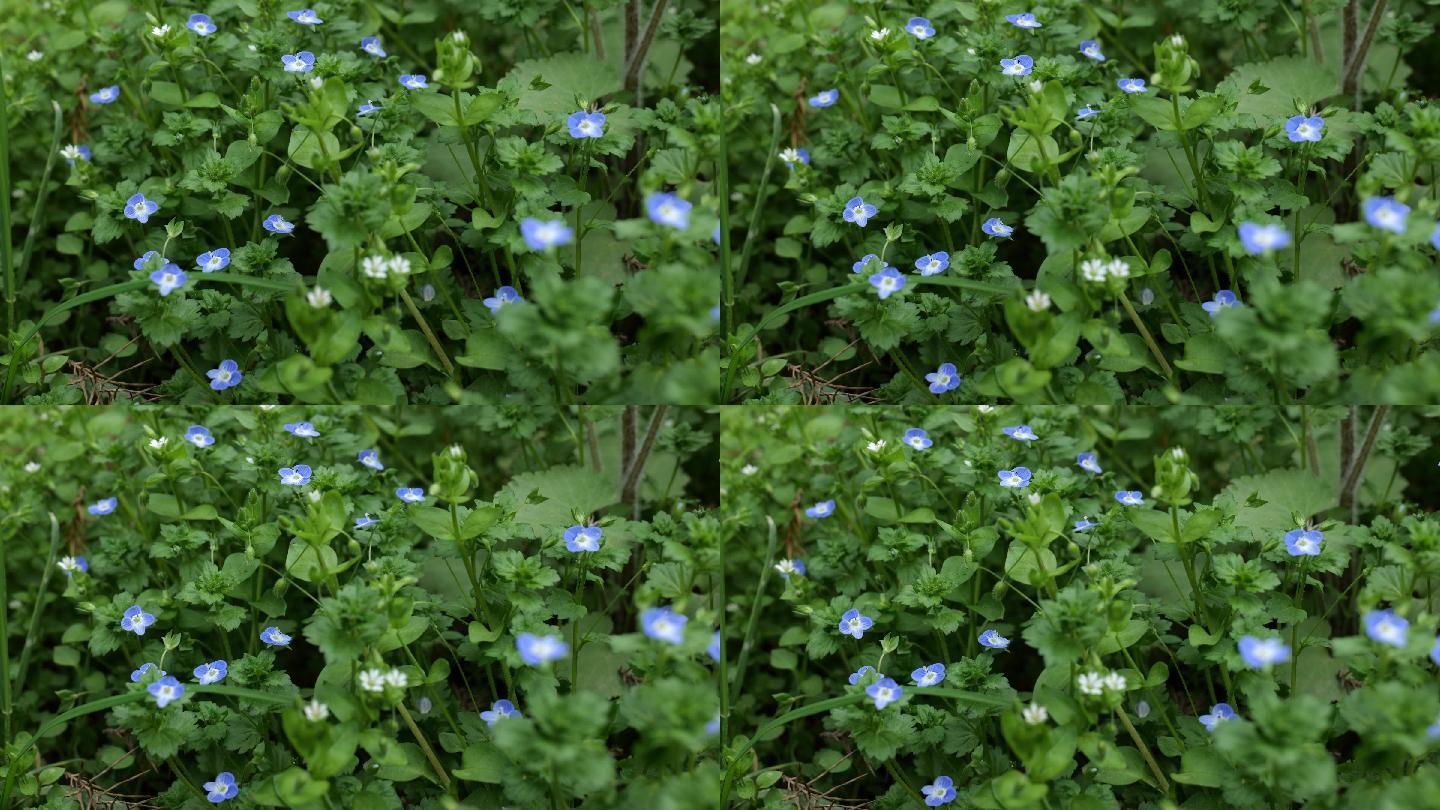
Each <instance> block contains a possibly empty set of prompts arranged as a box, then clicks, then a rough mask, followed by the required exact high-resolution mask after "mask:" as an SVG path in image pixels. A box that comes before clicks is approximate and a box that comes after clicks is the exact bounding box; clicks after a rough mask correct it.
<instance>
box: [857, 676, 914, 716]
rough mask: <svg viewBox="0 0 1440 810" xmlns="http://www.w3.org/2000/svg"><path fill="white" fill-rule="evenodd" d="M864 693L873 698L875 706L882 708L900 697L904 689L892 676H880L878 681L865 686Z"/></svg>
mask: <svg viewBox="0 0 1440 810" xmlns="http://www.w3.org/2000/svg"><path fill="white" fill-rule="evenodd" d="M865 694H867V695H869V696H870V697H872V698H874V699H875V708H877V709H883V708H885V707H886V706H889V705H890V704H891V703H894V702H895V701H897V700H899V699H900V696H901V695H903V694H905V690H904V689H901V688H900V684H898V683H896V682H895V679H894V678H881V679H880V680H879V681H878V682H876V683H872V684H870V685H869V686H867V687H865Z"/></svg>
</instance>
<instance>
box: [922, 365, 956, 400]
mask: <svg viewBox="0 0 1440 810" xmlns="http://www.w3.org/2000/svg"><path fill="white" fill-rule="evenodd" d="M925 381H926V382H928V383H930V393H932V394H943V393H945V392H946V391H954V390H955V389H956V388H959V387H960V375H959V374H956V373H955V364H954V363H941V364H940V368H937V369H935V370H934V371H932V372H930V373H929V374H926V375H925Z"/></svg>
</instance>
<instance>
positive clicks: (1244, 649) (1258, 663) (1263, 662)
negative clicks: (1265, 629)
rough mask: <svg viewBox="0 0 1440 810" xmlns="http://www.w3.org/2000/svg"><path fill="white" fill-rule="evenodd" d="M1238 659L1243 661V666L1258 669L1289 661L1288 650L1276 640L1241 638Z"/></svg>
mask: <svg viewBox="0 0 1440 810" xmlns="http://www.w3.org/2000/svg"><path fill="white" fill-rule="evenodd" d="M1240 657H1241V658H1243V659H1245V666H1247V667H1250V668H1251V669H1260V668H1262V667H1268V666H1270V665H1271V664H1279V663H1281V662H1282V661H1288V660H1290V648H1289V647H1288V646H1287V645H1285V644H1282V643H1281V642H1280V639H1278V638H1264V639H1262V638H1256V637H1255V636H1241V637H1240Z"/></svg>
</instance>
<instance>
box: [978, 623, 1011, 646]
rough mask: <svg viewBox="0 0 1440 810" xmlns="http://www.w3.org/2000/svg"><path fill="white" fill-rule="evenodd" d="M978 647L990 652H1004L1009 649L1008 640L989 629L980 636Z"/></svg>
mask: <svg viewBox="0 0 1440 810" xmlns="http://www.w3.org/2000/svg"><path fill="white" fill-rule="evenodd" d="M980 646H982V647H989V648H990V649H992V650H1006V649H1009V648H1010V639H1008V638H1005V637H1004V636H1002V635H1000V633H999V632H997V631H996V630H995V629H994V628H991V629H989V630H986V631H985V632H983V633H981V634H980Z"/></svg>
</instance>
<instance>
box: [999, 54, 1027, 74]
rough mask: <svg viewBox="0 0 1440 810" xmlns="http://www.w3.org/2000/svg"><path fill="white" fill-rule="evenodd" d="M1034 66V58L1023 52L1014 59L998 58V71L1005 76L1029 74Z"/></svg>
mask: <svg viewBox="0 0 1440 810" xmlns="http://www.w3.org/2000/svg"><path fill="white" fill-rule="evenodd" d="M1034 67H1035V60H1034V59H1031V58H1030V57H1029V56H1027V55H1026V54H1023V53H1022V54H1020V55H1019V56H1017V57H1015V58H1014V59H1001V60H1000V72H1001V73H1003V74H1004V75H1006V76H1029V75H1030V70H1031V69H1032V68H1034Z"/></svg>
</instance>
